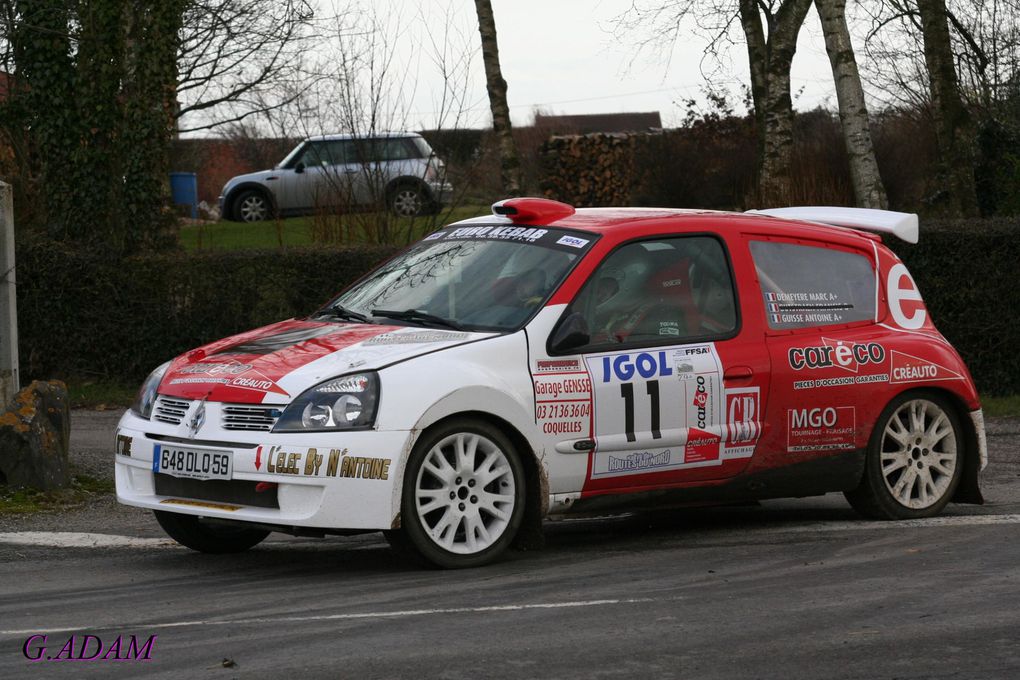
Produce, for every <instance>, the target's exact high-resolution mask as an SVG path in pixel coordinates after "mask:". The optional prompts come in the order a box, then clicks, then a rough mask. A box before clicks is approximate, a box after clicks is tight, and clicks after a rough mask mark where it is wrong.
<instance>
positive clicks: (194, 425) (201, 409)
mask: <svg viewBox="0 0 1020 680" xmlns="http://www.w3.org/2000/svg"><path fill="white" fill-rule="evenodd" d="M205 400H206V397H203V398H202V401H200V402H198V408H197V409H195V415H193V416H191V420H190V421H188V432H189V433H190V434H191V436H192V438H194V436H195V435H196V434H198V431H199V430H200V429H202V425H203V423H205Z"/></svg>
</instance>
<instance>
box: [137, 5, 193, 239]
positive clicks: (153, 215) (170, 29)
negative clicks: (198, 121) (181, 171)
mask: <svg viewBox="0 0 1020 680" xmlns="http://www.w3.org/2000/svg"><path fill="white" fill-rule="evenodd" d="M186 2H187V0H158V1H154V0H131V1H130V2H128V3H127V7H126V9H127V14H126V15H125V23H126V25H127V27H126V34H125V35H126V39H125V59H124V63H125V68H124V83H123V92H122V97H123V100H124V116H125V118H126V124H125V125H124V133H123V140H122V143H123V144H124V147H125V149H124V158H123V162H124V169H125V172H124V205H123V209H124V214H125V218H126V221H127V225H128V230H127V233H126V234H125V236H126V239H125V247H126V249H127V250H128V251H129V252H130V251H139V250H160V249H163V248H166V247H167V246H169V245H172V244H173V243H174V242H175V240H176V236H175V235H174V233H173V231H172V226H173V215H172V213H171V212H169V211H166V210H164V206H166V205H167V204H168V203H169V200H168V199H169V196H168V193H169V192H168V188H169V187H168V180H169V172H170V153H169V152H170V140H171V138H172V136H173V132H174V127H175V118H174V113H175V109H176V106H177V61H176V59H177V48H178V45H179V40H180V37H179V36H180V31H181V25H182V21H183V16H184V9H185V5H186Z"/></svg>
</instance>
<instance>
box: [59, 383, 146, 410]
mask: <svg viewBox="0 0 1020 680" xmlns="http://www.w3.org/2000/svg"><path fill="white" fill-rule="evenodd" d="M141 386H142V385H141V383H139V384H137V385H127V384H124V383H123V382H116V381H112V380H70V381H68V382H67V394H68V396H69V398H70V403H71V408H91V409H95V410H97V411H105V410H106V409H115V408H127V407H128V406H130V405H131V404H132V402H134V400H135V395H137V394H138V389H139V388H140V387H141Z"/></svg>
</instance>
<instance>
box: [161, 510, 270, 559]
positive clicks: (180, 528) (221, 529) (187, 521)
mask: <svg viewBox="0 0 1020 680" xmlns="http://www.w3.org/2000/svg"><path fill="white" fill-rule="evenodd" d="M152 512H153V514H154V515H156V521H157V522H159V526H161V527H163V531H165V532H166V533H167V535H168V536H170V538H172V539H174V540H175V541H177V542H178V543H180V544H181V545H183V546H184V547H186V548H191V549H192V550H197V551H198V552H204V553H212V554H225V553H239V552H244V551H245V550H248V549H249V548H252V547H254V546H256V545H258V544H259V543H261V542H262V541H263V540H265V538H266V536H268V535H269V532H268V531H265V530H262V529H246V528H244V527H231V526H211V525H208V524H203V523H202V522H201V521H200V520H199V518H198V517H195V516H194V515H181V514H179V513H176V512H165V511H163V510H153V511H152Z"/></svg>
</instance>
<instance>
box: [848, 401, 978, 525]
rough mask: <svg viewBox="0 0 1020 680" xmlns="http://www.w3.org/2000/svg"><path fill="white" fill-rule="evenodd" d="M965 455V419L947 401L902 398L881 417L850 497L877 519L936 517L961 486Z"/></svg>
mask: <svg viewBox="0 0 1020 680" xmlns="http://www.w3.org/2000/svg"><path fill="white" fill-rule="evenodd" d="M963 452H964V446H963V438H962V428H961V426H960V420H959V417H958V416H957V415H956V409H955V408H954V407H953V406H952V404H950V403H949V402H948V400H946V399H945V398H944V397H942V396H940V395H937V394H932V393H926V392H908V393H906V394H901V395H900V396H898V397H896V398H895V399H893V400H892V402H890V404H889V405H888V406H886V408H885V410H884V411H883V412H882V414H881V415H880V416H879V418H878V420H877V422H876V424H875V430H874V432H873V433H872V435H871V441H870V443H869V445H868V453H867V461H866V463H865V470H864V478H863V479H862V480H861V483H860V486H858V487H857V488H856V489H854V490H853V491H849V492H847V493H846V494H845V495H846V498H847V500H848V501H850V504H851V505H852V506H853V507H854V509H855V510H857V511H858V512H860V513H861V514H862V515H864V516H866V517H871V518H873V519H914V518H918V517H931V516H933V515H937V514H938V513H939V512H941V511H942V509H943V508H944V507H945V506H946V504H947V503H948V502H949V499H950V498H952V496H953V492H955V491H956V487H957V485H958V484H959V483H960V475H961V473H962V470H963Z"/></svg>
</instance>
